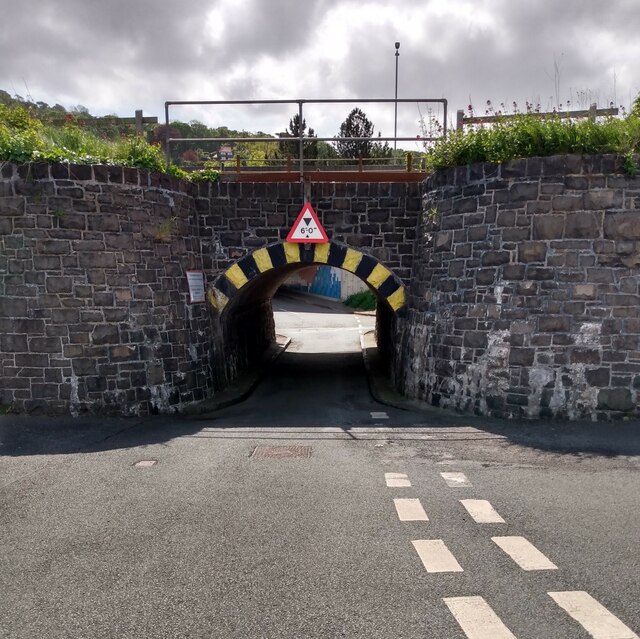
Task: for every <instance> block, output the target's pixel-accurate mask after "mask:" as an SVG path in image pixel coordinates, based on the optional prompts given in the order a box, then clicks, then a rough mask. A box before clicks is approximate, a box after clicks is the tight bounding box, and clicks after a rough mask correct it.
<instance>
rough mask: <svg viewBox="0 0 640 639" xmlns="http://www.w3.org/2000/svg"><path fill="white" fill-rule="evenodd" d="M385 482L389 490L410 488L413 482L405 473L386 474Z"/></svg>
mask: <svg viewBox="0 0 640 639" xmlns="http://www.w3.org/2000/svg"><path fill="white" fill-rule="evenodd" d="M384 480H385V481H386V482H387V486H388V487H389V488H409V487H410V486H411V482H410V481H409V478H408V477H407V476H406V475H405V474H404V473H385V474H384Z"/></svg>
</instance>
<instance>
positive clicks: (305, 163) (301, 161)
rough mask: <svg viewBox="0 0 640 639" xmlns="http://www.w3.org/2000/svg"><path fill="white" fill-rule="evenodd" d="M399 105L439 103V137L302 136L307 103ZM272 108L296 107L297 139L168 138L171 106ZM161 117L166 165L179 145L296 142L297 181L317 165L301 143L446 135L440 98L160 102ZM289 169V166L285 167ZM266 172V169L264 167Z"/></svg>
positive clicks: (431, 139)
mask: <svg viewBox="0 0 640 639" xmlns="http://www.w3.org/2000/svg"><path fill="white" fill-rule="evenodd" d="M399 103H415V104H423V103H424V104H441V105H442V106H443V112H444V113H443V122H444V126H443V131H442V135H440V136H437V137H431V136H416V137H397V136H393V137H375V138H374V137H339V136H336V137H313V138H311V137H307V136H305V135H304V131H303V129H302V122H304V106H305V105H311V104H354V105H358V104H394V105H396V107H397V104H399ZM241 104H242V105H274V104H283V105H286V104H289V105H297V107H298V116H299V119H300V127H299V128H300V133H299V135H298V136H287V137H250V138H247V137H219V138H172V137H170V128H169V124H170V121H169V110H170V108H171V107H173V106H205V105H211V106H231V105H241ZM164 115H165V124H166V129H165V150H166V156H167V163H170V162H171V145H172V144H175V143H179V142H219V143H236V144H237V143H249V144H251V143H257V142H276V143H278V142H292V141H296V140H297V142H298V157H297V158H296V162H297V164H298V173H299V176H300V180H302V179H303V178H304V174H305V169H308V168H309V167H310V166H312V165H313V164H316V163H317V160H314V159H309V158H305V157H304V145H305V142H307V143H308V142H395V143H397V142H420V143H424V142H434V141H436V140H438V139H441V138H442V137H446V135H447V124H446V123H447V100H446V99H444V98H426V99H425V98H423V99H416V98H401V99H397V100H395V99H361V100H355V99H353V100H352V99H335V100H332V99H326V100H170V101H167V102H165V103H164ZM354 161H355V162H356V165H355V167H356V170H357V169H358V166H359V168H360V170H361V169H362V158H360V159H359V158H354V159H353V160H347V162H351V163H353V162H354ZM289 169H291V167H289ZM266 170H267V171H268V170H269V169H268V168H266Z"/></svg>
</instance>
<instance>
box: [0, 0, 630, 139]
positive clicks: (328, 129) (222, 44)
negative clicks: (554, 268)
mask: <svg viewBox="0 0 640 639" xmlns="http://www.w3.org/2000/svg"><path fill="white" fill-rule="evenodd" d="M0 7H1V8H2V21H1V24H0V61H1V62H0V88H2V89H4V90H6V91H8V92H9V93H12V94H14V93H17V94H19V95H22V96H23V97H26V96H30V97H32V99H34V100H36V101H38V100H42V101H44V102H48V103H50V104H54V103H60V104H62V105H64V106H65V107H70V106H72V105H78V104H82V105H84V106H86V107H87V108H88V109H89V110H90V111H91V112H92V113H95V114H109V113H116V114H118V115H121V116H127V115H133V111H134V110H135V109H136V108H142V109H143V110H144V112H145V114H147V115H157V116H159V117H160V118H161V119H162V118H163V117H164V102H165V100H221V99H222V100H234V99H235V100H240V99H296V98H309V99H311V98H354V99H357V98H393V96H394V78H395V57H394V42H396V41H399V42H400V43H401V46H400V57H399V82H398V96H399V97H401V98H416V99H421V98H446V99H447V100H448V101H449V110H450V111H449V112H450V114H453V115H452V117H455V110H456V109H459V108H466V107H467V105H468V104H469V102H470V101H471V102H472V103H473V105H474V107H475V108H476V111H477V112H479V113H482V112H484V109H485V104H486V101H487V100H491V101H492V102H493V104H494V105H498V104H500V103H501V102H505V103H507V104H509V105H510V104H511V103H512V102H513V101H516V102H518V103H519V104H520V105H524V103H525V101H526V100H529V101H533V102H540V104H541V105H542V108H543V109H546V108H548V107H552V106H553V104H554V103H555V101H556V96H557V98H558V99H559V100H560V101H561V102H566V101H567V100H571V101H572V104H573V106H574V108H586V107H587V106H588V103H590V102H592V101H597V102H598V103H599V105H600V106H606V105H608V103H609V102H611V101H613V102H615V103H616V104H617V105H620V104H623V105H626V106H628V105H629V103H630V102H631V100H632V99H633V97H634V96H635V95H636V94H637V93H638V92H639V91H640V64H639V61H640V38H638V33H640V0H608V1H607V2H603V1H602V0H561V1H560V0H180V1H175V0H174V1H172V2H169V1H168V0H22V1H18V0H0ZM353 106H358V105H357V104H355V103H354V105H353ZM350 108H351V107H350V106H344V105H341V106H340V107H333V108H329V107H313V108H312V107H310V108H309V110H308V112H307V121H308V122H309V124H310V125H311V126H314V127H315V128H316V130H317V131H319V132H320V133H321V134H323V135H334V134H335V133H336V132H337V130H338V128H339V123H340V121H341V120H342V119H344V116H345V115H346V113H347V112H348V110H350ZM363 108H364V109H365V111H367V113H368V114H370V116H371V119H372V120H373V121H374V122H375V124H376V131H378V130H380V131H381V132H382V134H383V135H392V134H393V107H392V106H391V105H388V106H386V107H371V106H364V107H363ZM427 108H428V107H427V105H426V104H424V103H421V104H420V105H416V104H412V105H408V106H402V107H401V108H400V109H399V117H398V129H399V134H403V135H407V136H413V135H416V134H418V133H419V128H418V120H419V118H420V114H422V115H425V114H426V110H427ZM294 111H295V107H293V106H291V107H282V108H280V107H279V108H268V109H265V108H262V109H256V108H234V109H230V108H226V109H224V108H220V107H217V108H207V109H204V108H197V109H186V108H181V109H176V110H175V111H172V116H175V117H176V118H177V119H181V120H191V119H199V120H202V121H205V122H207V123H208V124H211V125H221V124H224V125H227V126H230V127H235V128H242V127H245V128H247V129H249V130H262V131H266V132H268V133H275V132H276V131H279V130H283V129H284V128H286V124H287V123H288V119H289V117H290V116H291V114H292V113H293V112H294ZM438 115H439V117H440V118H442V112H441V111H440V113H439V114H438Z"/></svg>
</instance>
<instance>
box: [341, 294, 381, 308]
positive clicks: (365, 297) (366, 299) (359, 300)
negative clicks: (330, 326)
mask: <svg viewBox="0 0 640 639" xmlns="http://www.w3.org/2000/svg"><path fill="white" fill-rule="evenodd" d="M344 303H345V304H346V305H347V306H350V307H351V308H355V309H358V310H361V311H373V310H375V308H376V297H375V295H374V294H373V293H372V292H371V291H370V290H369V289H367V290H366V291H360V292H359V293H354V294H353V295H349V297H347V299H346V300H345V301H344Z"/></svg>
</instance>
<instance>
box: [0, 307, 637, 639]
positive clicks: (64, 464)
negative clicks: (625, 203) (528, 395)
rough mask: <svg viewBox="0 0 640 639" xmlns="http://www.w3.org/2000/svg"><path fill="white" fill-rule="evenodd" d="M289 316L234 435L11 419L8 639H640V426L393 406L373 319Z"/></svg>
mask: <svg viewBox="0 0 640 639" xmlns="http://www.w3.org/2000/svg"><path fill="white" fill-rule="evenodd" d="M274 308H275V311H276V321H277V327H278V329H277V330H278V332H279V333H281V334H287V335H289V336H290V337H291V338H292V343H291V345H290V347H289V349H288V350H287V351H286V353H285V354H284V355H282V356H281V357H280V359H279V360H278V361H277V363H276V364H275V366H274V367H273V369H272V370H270V371H269V374H268V375H267V376H266V377H265V378H264V379H263V381H262V382H261V384H260V385H259V386H258V387H257V388H256V390H255V391H254V393H253V394H252V395H251V396H250V397H249V398H248V399H247V400H246V401H245V402H242V403H240V404H237V405H235V406H232V407H230V408H227V409H225V410H222V411H220V412H219V413H217V414H216V415H215V416H214V417H213V418H207V419H205V420H193V419H190V420H186V419H184V418H176V417H157V418H153V419H130V420H110V419H101V418H93V419H91V420H85V421H82V420H76V421H74V420H70V419H43V418H17V417H10V416H9V417H3V418H1V419H0V452H1V453H2V457H0V592H2V597H0V637H6V638H11V639H18V638H20V639H22V638H25V639H27V638H28V639H32V638H36V637H38V638H40V637H42V638H47V639H57V638H65V639H70V638H73V639H76V638H78V639H79V638H83V639H84V638H87V639H93V638H100V639H102V638H111V637H113V638H116V637H117V638H118V639H123V638H134V637H136V638H137V637H153V638H156V637H157V638H161V637H162V638H164V637H166V638H172V639H173V638H182V637H198V638H199V637H203V638H204V637H207V638H218V637H219V638H224V639H231V638H241V637H242V638H249V637H250V638H258V637H259V638H269V639H271V638H277V637H283V638H307V637H314V638H315V637H318V638H320V637H322V638H334V637H335V638H338V637H353V638H356V637H357V638H367V639H373V638H378V637H379V638H385V639H400V638H411V639H413V638H416V639H417V638H418V637H419V638H420V639H425V638H427V639H429V638H433V639H464V638H471V639H507V638H512V637H517V638H518V639H584V638H587V637H596V638H597V639H623V638H627V639H628V638H632V637H636V636H637V634H634V633H638V632H639V631H640V552H639V548H640V546H639V542H640V533H639V531H640V508H639V505H640V503H639V502H640V497H639V496H640V472H639V469H640V440H639V438H638V433H639V432H640V430H639V428H638V425H637V424H636V425H635V428H634V427H632V426H631V425H624V424H610V425H605V426H598V425H589V424H583V425H572V426H568V425H563V424H555V425H550V424H531V423H524V424H514V423H505V422H499V421H496V420H493V421H492V420H479V419H477V418H473V417H468V416H455V415H451V414H442V413H439V412H438V411H434V410H432V411H428V412H417V411H411V410H400V409H398V408H393V407H390V406H385V405H381V404H378V403H376V402H375V401H374V400H373V399H372V398H371V396H370V395H369V393H368V386H367V378H366V375H365V369H364V366H363V360H362V354H361V351H360V335H361V333H362V332H366V331H367V330H369V329H370V328H371V327H372V324H373V318H371V317H368V316H359V315H352V314H345V313H338V312H336V307H335V305H333V304H331V303H328V302H324V301H317V300H316V301H314V300H312V299H310V298H305V299H304V300H303V301H302V302H300V301H294V300H292V299H290V298H277V299H276V300H275V302H274ZM140 462H142V464H140Z"/></svg>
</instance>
